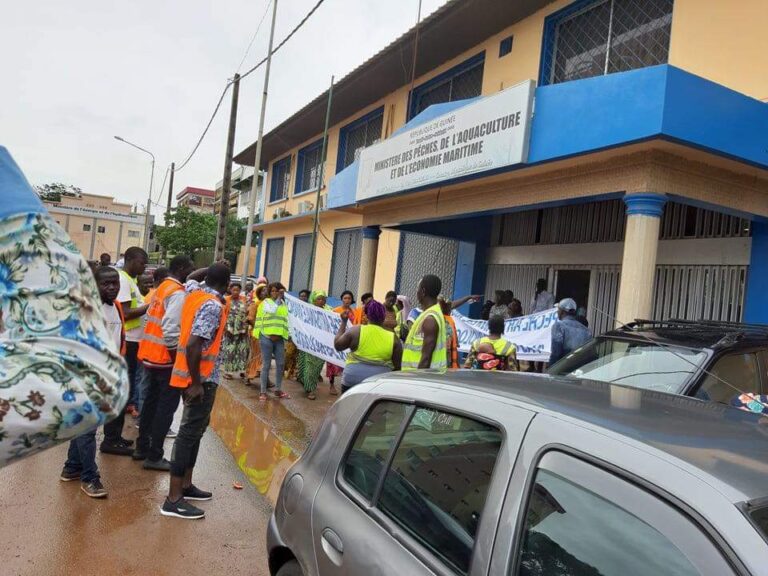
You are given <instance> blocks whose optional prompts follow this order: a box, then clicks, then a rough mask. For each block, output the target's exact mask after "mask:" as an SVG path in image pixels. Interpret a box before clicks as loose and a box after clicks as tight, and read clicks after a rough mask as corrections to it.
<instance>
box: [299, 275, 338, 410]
mask: <svg viewBox="0 0 768 576" xmlns="http://www.w3.org/2000/svg"><path fill="white" fill-rule="evenodd" d="M327 300H328V295H327V294H326V293H325V292H324V291H323V290H315V291H313V292H312V294H310V295H309V301H310V302H311V303H312V304H314V305H315V306H317V307H318V308H322V309H323V310H331V307H330V306H328V305H327V304H326V302H327ZM323 364H325V360H323V359H322V358H318V357H317V356H313V355H312V354H310V353H309V352H304V351H303V350H300V351H299V357H298V361H297V366H298V381H299V383H300V384H301V385H302V386H303V387H304V392H305V393H306V395H307V398H309V399H310V400H315V399H316V398H317V396H316V395H315V391H316V390H317V383H318V382H320V381H321V380H322V379H323V376H322V374H323Z"/></svg>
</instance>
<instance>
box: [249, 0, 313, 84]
mask: <svg viewBox="0 0 768 576" xmlns="http://www.w3.org/2000/svg"><path fill="white" fill-rule="evenodd" d="M323 2H325V0H318V1H317V4H315V5H314V6H313V7H312V9H311V10H310V11H309V12H307V14H306V15H305V16H304V18H302V19H301V22H299V23H298V24H297V25H296V27H295V28H294V29H293V30H291V32H290V34H288V36H286V37H285V38H283V41H282V42H280V44H278V45H277V46H276V47H275V48H274V49H273V50H272V55H273V56H274V55H275V54H277V51H278V50H280V48H282V47H283V46H284V45H285V43H286V42H288V40H290V39H291V37H292V36H293V35H294V34H296V32H298V31H299V29H300V28H301V27H302V26H304V24H306V22H307V20H309V19H310V17H311V16H312V14H314V13H315V11H317V9H318V8H320V5H321V4H322V3H323ZM266 61H267V58H266V57H264V58H263V59H261V60H260V61H259V62H258V63H257V64H256V65H255V66H254V67H253V68H250V69H249V70H247V71H246V72H244V73H243V74H241V75H240V79H241V80H242V79H243V78H245V77H246V76H248V75H249V74H250V73H251V72H255V71H256V70H257V69H258V68H259V67H261V66H262V65H264V64H265V63H266Z"/></svg>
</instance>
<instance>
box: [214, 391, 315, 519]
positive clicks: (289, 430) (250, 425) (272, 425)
mask: <svg viewBox="0 0 768 576" xmlns="http://www.w3.org/2000/svg"><path fill="white" fill-rule="evenodd" d="M255 409H256V410H263V413H262V414H261V418H258V417H257V416H256V415H255V414H254V413H253V412H252V411H251V410H250V409H249V408H248V407H247V406H246V405H245V404H244V403H243V402H241V401H240V400H238V399H237V398H235V397H234V396H233V395H232V392H231V391H230V390H229V389H228V388H227V387H226V386H219V389H218V390H217V392H216V404H215V405H214V407H213V412H212V413H211V427H212V428H213V429H214V431H215V432H216V434H218V436H219V438H221V441H222V442H223V443H224V445H225V446H226V447H227V449H228V450H229V451H230V452H231V453H232V455H233V456H234V459H235V462H237V466H238V467H239V468H240V470H242V471H243V473H244V474H245V475H246V477H247V478H248V480H249V481H250V482H251V484H253V485H254V486H255V487H256V489H257V490H258V491H259V492H260V493H261V494H263V495H265V496H266V497H267V498H268V499H269V501H270V503H271V504H272V505H273V506H274V504H275V502H276V501H277V495H278V492H279V490H280V483H281V482H282V480H283V477H284V476H285V473H286V472H287V470H288V468H289V467H290V466H291V464H293V463H294V462H295V461H296V460H297V459H298V457H299V453H298V452H297V451H296V450H294V448H292V447H291V446H290V445H289V443H290V444H298V445H302V444H304V443H305V436H306V428H305V427H304V423H303V422H302V421H301V420H299V419H298V418H296V416H294V415H293V414H292V413H291V412H290V411H289V410H287V409H286V408H285V407H284V406H282V405H281V404H280V403H279V402H276V401H273V400H268V401H267V402H266V403H264V404H260V405H258V406H256V407H255ZM278 434H279V436H278Z"/></svg>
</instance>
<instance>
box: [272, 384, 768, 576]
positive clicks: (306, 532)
mask: <svg viewBox="0 0 768 576" xmlns="http://www.w3.org/2000/svg"><path fill="white" fill-rule="evenodd" d="M766 497H768V419H766V418H765V417H763V416H760V415H756V414H750V413H747V412H742V411H739V410H736V409H734V408H730V407H727V406H723V405H720V404H713V403H707V402H703V401H700V400H696V399H694V398H687V397H681V396H672V395H667V394H662V393H658V392H649V391H643V390H639V389H636V388H629V387H624V386H619V385H614V384H608V383H604V382H592V381H574V380H572V379H568V380H566V379H558V378H548V377H541V376H535V375H526V374H514V373H489V372H484V373H480V372H468V371H457V372H453V373H449V374H447V375H437V374H431V373H420V374H413V373H410V374H407V373H396V374H388V375H385V376H382V377H379V378H378V379H376V380H374V381H371V382H367V383H364V384H361V385H359V386H357V387H355V388H354V389H353V390H352V391H350V392H348V393H347V394H345V395H344V397H343V398H341V400H339V401H338V402H337V403H336V404H335V405H334V406H333V407H332V409H331V411H330V413H329V414H328V416H327V418H326V420H325V422H324V423H323V425H322V427H321V428H320V430H319V431H318V433H317V436H316V437H315V438H314V440H313V442H312V444H311V446H310V447H309V449H308V450H307V452H306V453H305V454H304V456H303V457H302V458H301V459H300V460H299V461H298V462H297V463H296V464H295V465H294V466H293V467H292V468H291V469H290V470H289V472H288V474H287V475H286V477H285V480H284V482H283V485H282V489H281V493H280V496H279V499H278V501H277V504H276V506H275V512H274V514H273V517H272V519H271V521H270V525H269V529H268V535H267V546H268V552H269V564H270V570H271V573H272V574H273V575H278V576H292V575H297V574H303V575H315V574H319V575H323V576H337V575H342V574H348V575H361V576H377V575H384V574H386V575H403V576H419V575H423V574H424V575H426V574H430V575H448V574H451V575H454V574H471V575H480V574H482V575H487V574H492V575H496V574H499V575H513V576H514V575H523V576H599V575H602V576H657V575H666V574H669V575H675V576H689V575H696V574H701V575H706V576H728V575H732V574H752V575H754V576H757V575H765V574H768V543H767V542H768V540H767V538H768V536H766V532H768V498H766Z"/></svg>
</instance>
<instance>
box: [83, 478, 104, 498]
mask: <svg viewBox="0 0 768 576" xmlns="http://www.w3.org/2000/svg"><path fill="white" fill-rule="evenodd" d="M80 490H82V491H83V492H85V493H86V494H87V495H88V496H90V497H91V498H106V497H107V491H106V490H105V489H104V486H103V485H102V484H101V480H99V479H98V478H97V479H96V480H94V481H92V482H83V483H82V484H80Z"/></svg>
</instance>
